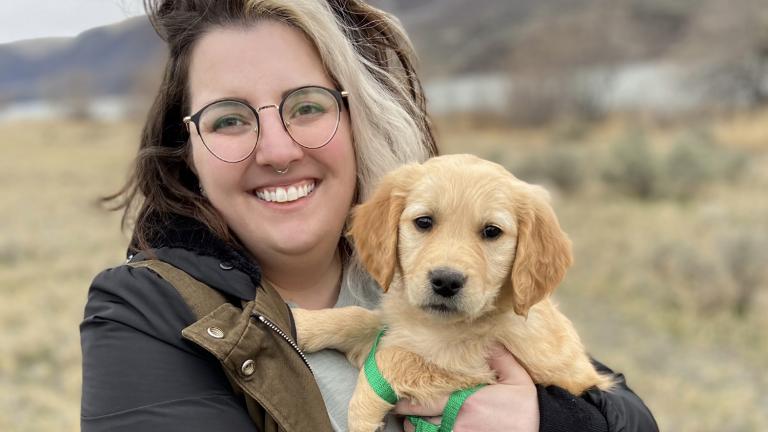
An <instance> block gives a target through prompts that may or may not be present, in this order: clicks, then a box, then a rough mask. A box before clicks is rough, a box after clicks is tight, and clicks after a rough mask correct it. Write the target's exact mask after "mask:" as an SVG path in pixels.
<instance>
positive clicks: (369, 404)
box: [347, 369, 394, 432]
mask: <svg viewBox="0 0 768 432" xmlns="http://www.w3.org/2000/svg"><path fill="white" fill-rule="evenodd" d="M393 407H394V405H392V404H390V403H388V402H387V401H385V400H384V399H382V398H381V397H379V395H377V394H376V393H375V392H374V391H373V389H372V388H371V385H370V384H368V378H366V376H365V370H364V369H361V370H360V374H359V375H358V376H357V385H356V386H355V392H354V393H353V394H352V400H350V401H349V417H348V419H347V429H349V432H375V431H377V430H378V429H379V428H380V427H382V426H383V424H384V422H383V420H384V416H386V415H387V413H388V412H389V410H391V409H392V408H393Z"/></svg>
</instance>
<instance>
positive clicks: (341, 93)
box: [81, 0, 649, 432]
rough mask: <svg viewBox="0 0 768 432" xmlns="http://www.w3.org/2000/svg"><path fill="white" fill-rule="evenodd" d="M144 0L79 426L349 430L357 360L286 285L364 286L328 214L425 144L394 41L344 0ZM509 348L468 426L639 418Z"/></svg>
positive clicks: (364, 301)
mask: <svg viewBox="0 0 768 432" xmlns="http://www.w3.org/2000/svg"><path fill="white" fill-rule="evenodd" d="M146 3H147V6H148V12H149V16H150V18H151V20H152V21H153V24H154V25H155V28H156V30H157V31H158V33H159V34H160V35H161V37H163V39H164V40H165V41H166V42H167V44H168V48H169V53H170V55H169V60H168V64H167V66H166V70H165V75H164V80H163V84H162V85H161V88H160V90H159V93H158V95H157V98H156V100H155V103H154V105H153V107H152V109H151V111H150V115H149V117H148V120H147V123H146V125H145V128H144V132H143V137H142V141H141V145H140V149H139V152H138V156H137V158H136V161H135V164H134V166H133V171H132V173H131V176H130V178H129V181H128V183H127V184H126V185H125V186H124V187H123V189H122V190H120V191H119V192H118V193H117V194H115V195H114V196H111V197H107V199H106V200H107V201H110V200H116V202H117V206H116V207H117V208H118V209H122V210H124V223H126V222H127V221H129V220H134V223H133V224H132V229H133V238H132V241H131V244H130V246H129V262H128V263H127V264H126V265H121V266H118V267H115V268H111V269H108V270H105V271H104V272H102V273H101V274H99V275H98V276H97V277H96V279H95V280H94V281H93V284H92V286H91V289H90V292H89V298H88V303H87V304H86V307H85V319H84V321H83V323H82V325H81V338H82V348H83V393H82V394H83V399H82V428H83V430H84V431H86V432H89V431H101V430H105V431H106V430H109V431H120V430H123V431H134V430H136V431H139V430H184V431H203V430H229V431H245V430H254V429H255V430H262V431H295V432H303V431H310V430H311V431H330V430H336V431H344V430H347V407H348V405H349V400H350V397H351V395H352V392H353V389H354V387H355V380H356V377H357V370H356V369H355V368H354V367H353V366H352V365H351V364H349V363H348V362H347V360H346V358H345V357H344V356H343V355H342V354H340V353H339V352H337V351H333V350H324V351H321V352H317V353H313V354H311V355H305V354H304V353H303V352H301V350H300V349H299V348H298V345H297V343H296V333H295V325H294V321H293V317H292V314H291V311H290V308H289V307H288V306H287V303H289V304H293V305H298V306H301V307H303V308H307V309H322V308H330V307H340V306H352V305H355V306H362V307H365V308H372V307H374V306H375V305H376V304H377V303H378V301H379V288H378V286H377V284H376V283H375V282H374V281H373V280H372V279H371V277H370V276H369V275H368V273H367V272H366V271H365V270H364V269H363V268H362V267H361V265H360V263H359V260H358V258H357V257H356V255H355V253H354V248H353V246H352V245H351V244H350V242H349V241H348V240H347V238H346V235H345V231H346V225H347V220H348V218H349V215H350V209H351V208H352V206H354V205H355V204H358V203H360V202H362V201H363V200H365V199H366V198H367V197H368V195H369V194H370V193H371V191H372V189H373V187H374V185H375V183H376V182H377V181H378V180H379V179H380V178H381V177H382V176H383V175H384V174H385V173H387V172H389V171H391V170H392V169H394V168H396V167H398V166H401V165H404V164H406V163H413V162H422V161H424V160H425V159H427V158H428V157H430V156H434V155H436V154H437V149H436V147H435V144H434V141H433V139H432V132H431V129H430V123H429V121H428V119H427V116H426V112H425V103H424V96H423V93H422V89H421V86H420V84H419V81H418V78H417V75H416V74H415V71H414V69H413V65H412V57H413V53H412V50H411V46H410V43H409V41H408V39H407V37H406V36H405V34H404V33H403V31H402V30H401V28H400V26H399V24H398V23H397V20H395V19H394V18H393V17H391V16H389V15H387V14H386V13H384V12H382V11H380V10H378V9H375V8H373V7H371V6H368V5H367V4H365V3H363V2H361V1H349V0H345V1H341V0H250V1H247V0H148V1H147V2H146ZM494 365H495V366H494ZM510 366H511V367H515V366H517V370H518V374H517V376H518V378H521V379H522V381H521V383H522V384H521V385H519V386H509V385H506V384H502V385H500V386H497V385H491V386H488V389H484V390H482V391H480V392H478V393H477V396H473V397H476V399H474V400H476V401H477V400H480V401H486V402H485V403H483V404H481V405H480V406H481V408H480V409H479V410H478V409H475V410H474V411H473V410H471V409H468V410H466V411H462V413H461V414H460V416H459V419H460V420H461V421H463V422H465V423H467V424H469V425H471V429H472V430H485V431H491V430H494V427H500V428H502V429H503V430H507V431H510V430H520V431H522V430H528V431H532V430H535V429H537V428H538V424H539V417H540V416H541V418H542V422H541V424H542V426H543V427H542V430H562V428H561V429H556V428H554V429H547V427H544V426H545V425H555V427H562V425H567V427H569V428H570V429H571V430H607V429H606V428H607V423H606V416H607V417H609V418H622V419H630V420H634V419H648V418H649V415H648V414H647V411H646V410H645V409H644V407H643V406H642V403H641V402H640V401H639V399H637V397H636V396H634V394H633V393H631V391H629V390H628V389H622V392H621V393H620V394H618V395H617V396H616V397H617V399H616V401H614V402H612V403H610V404H606V405H605V406H603V405H600V403H599V401H597V402H596V401H595V400H593V401H589V400H587V399H581V398H579V399H574V398H573V397H571V396H570V395H567V393H565V392H564V391H562V390H557V389H555V391H553V390H552V389H543V388H537V387H534V386H533V384H532V383H531V381H530V378H529V377H527V374H526V373H525V371H524V370H522V369H521V368H520V367H519V365H517V362H516V361H515V359H514V357H513V356H512V355H511V354H509V353H508V352H507V353H505V354H504V355H502V356H500V357H499V358H498V359H496V360H492V363H491V367H493V368H494V370H497V372H499V373H502V371H503V370H508V369H509V367H510ZM526 378H527V380H526ZM606 397H607V396H606ZM470 400H472V399H470ZM600 400H603V399H600ZM625 401H629V402H630V403H627V404H625V403H624V402H625ZM438 403H439V401H438ZM510 407H512V408H514V409H515V410H516V411H515V413H516V414H515V415H514V416H511V417H504V418H505V419H508V420H507V421H506V422H501V423H498V424H496V425H495V426H493V425H489V424H488V421H489V420H491V421H496V419H498V418H500V417H499V416H486V417H485V418H480V419H478V418H477V413H478V412H482V410H486V409H491V411H492V412H497V411H498V412H509V410H510ZM616 407H618V408H616ZM419 409H420V407H409V408H405V411H403V408H401V409H400V410H399V411H398V413H400V414H404V413H416V412H418V410H419ZM601 409H602V411H601ZM612 410H613V411H612ZM614 411H618V412H614ZM473 412H474V414H475V416H474V417H473V415H472V414H473ZM543 419H547V421H544V420H543ZM521 420H522V421H521ZM515 422H516V423H517V426H515V425H514V424H513V423H515ZM634 424H635V425H637V424H641V423H639V420H638V422H636V423H634ZM523 426H524V428H523ZM615 426H616V427H617V428H624V427H625V424H623V423H622V424H618V425H615ZM385 427H386V430H387V431H397V430H402V428H403V422H402V420H400V419H397V418H396V417H394V416H390V417H389V418H388V421H387V424H386V426H385ZM408 427H410V424H407V425H406V428H408ZM515 428H516V429H515ZM625 430H639V429H637V428H635V429H631V428H629V429H626V428H625Z"/></svg>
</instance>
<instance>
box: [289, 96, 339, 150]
mask: <svg viewBox="0 0 768 432" xmlns="http://www.w3.org/2000/svg"><path fill="white" fill-rule="evenodd" d="M281 114H282V117H283V122H285V129H286V130H287V131H288V133H289V134H290V135H291V138H293V140H294V141H296V142H297V143H298V144H299V145H302V146H304V147H307V148H319V147H322V146H324V145H326V144H328V142H329V141H330V140H331V138H333V136H334V135H336V129H337V128H338V127H339V115H340V109H339V103H338V101H337V100H336V97H335V96H334V95H333V93H331V92H329V91H328V90H326V89H324V88H320V87H306V88H302V89H298V90H296V91H294V92H293V93H291V94H289V95H288V96H287V97H286V98H285V101H284V102H283V104H282V113H281Z"/></svg>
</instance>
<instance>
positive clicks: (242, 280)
mask: <svg viewBox="0 0 768 432" xmlns="http://www.w3.org/2000/svg"><path fill="white" fill-rule="evenodd" d="M155 222H156V221H153V223H152V225H154V226H163V227H165V228H164V229H162V230H157V231H155V232H154V233H153V234H152V236H151V237H150V238H149V239H148V240H149V241H148V243H149V245H150V247H151V250H150V251H143V252H139V251H138V250H137V249H136V247H135V244H134V243H132V244H131V247H129V248H128V259H129V260H141V259H150V258H158V259H160V260H162V261H165V262H167V263H169V264H171V265H173V266H175V267H178V268H179V269H181V270H184V271H185V272H187V273H188V274H190V275H191V276H192V277H194V278H195V279H198V280H200V281H201V282H203V283H205V284H207V285H210V286H212V287H214V288H216V289H218V290H219V291H222V292H223V293H225V294H229V295H231V296H235V297H237V298H240V299H243V300H252V299H253V298H254V296H255V290H256V287H257V286H259V285H260V284H261V269H260V268H259V266H258V265H257V264H256V263H255V262H253V261H252V260H251V259H250V258H249V257H248V255H247V254H246V252H245V251H244V250H243V249H242V248H240V247H237V246H235V245H231V244H229V243H227V242H225V241H224V240H222V239H221V238H219V237H218V236H217V235H215V234H214V233H213V232H211V230H209V229H208V227H206V226H205V225H204V224H202V223H200V222H199V221H197V220H195V219H192V218H188V217H184V216H179V215H168V216H164V217H163V218H162V220H161V221H159V222H160V223H155ZM137 252H139V253H137Z"/></svg>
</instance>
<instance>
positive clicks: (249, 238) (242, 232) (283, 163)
mask: <svg viewBox="0 0 768 432" xmlns="http://www.w3.org/2000/svg"><path fill="white" fill-rule="evenodd" d="M307 85H315V86H322V87H326V88H334V87H335V86H334V83H333V82H332V80H331V79H330V77H329V76H328V74H327V73H326V72H325V68H324V67H323V64H322V62H321V60H320V57H319V55H318V53H317V52H316V50H315V48H314V46H313V45H312V44H311V43H310V42H309V41H308V40H307V39H306V38H305V36H304V34H303V33H301V32H300V31H299V30H297V29H295V28H293V27H290V26H288V25H286V24H282V23H278V22H272V21H264V22H260V23H257V24H255V25H253V26H250V27H247V28H240V27H231V28H214V29H212V30H211V31H209V32H208V33H207V34H206V35H204V36H203V37H202V38H201V39H200V40H199V41H198V42H197V45H196V46H195V48H194V50H193V52H192V60H191V64H190V68H189V94H190V104H191V113H194V112H197V111H198V110H200V109H201V108H202V107H204V106H205V105H207V104H209V103H210V102H213V101H216V100H220V99H223V98H227V99H229V98H233V99H239V100H244V101H247V102H248V103H249V104H250V105H251V106H253V107H254V108H257V109H258V108H259V107H264V106H267V105H273V104H274V105H279V104H280V101H281V99H282V98H283V96H284V95H285V94H287V93H288V92H290V91H291V90H293V89H296V88H299V87H303V86H307ZM339 90H341V89H339ZM259 120H260V124H259V127H260V132H259V137H258V145H257V146H256V148H255V150H254V151H253V153H251V155H250V156H249V157H248V158H247V159H245V160H243V161H241V162H237V163H227V162H224V161H222V160H220V159H218V158H216V157H215V156H214V155H213V154H211V153H210V152H209V151H208V149H206V147H205V145H204V144H203V142H202V141H201V138H200V136H199V135H198V133H197V130H196V129H195V126H194V124H190V140H191V145H192V156H193V163H194V169H195V171H196V172H197V175H198V177H199V179H200V185H201V186H202V188H203V189H204V191H205V192H204V193H205V196H206V197H207V198H208V200H210V202H211V204H213V206H214V207H215V208H216V209H217V210H218V211H219V213H220V214H221V216H222V217H223V218H224V220H225V221H226V222H227V224H228V225H229V227H230V228H231V229H232V230H233V231H234V233H235V234H236V235H237V236H238V238H239V239H240V240H241V241H242V242H243V243H244V244H245V246H246V247H247V248H248V249H249V251H250V252H251V253H252V254H253V255H254V256H255V257H256V259H257V260H274V259H282V258H285V257H288V256H301V255H303V254H307V253H311V252H312V251H316V250H318V248H319V250H323V251H325V252H326V253H327V252H328V249H331V250H332V248H335V247H336V245H337V243H338V240H339V237H340V235H341V232H342V229H343V226H344V222H345V220H346V217H347V214H348V212H349V209H350V207H351V205H352V199H353V196H354V192H355V183H356V168H355V155H354V149H353V146H352V138H351V130H350V125H349V115H348V113H347V111H346V109H343V108H342V113H341V117H340V122H339V126H338V130H337V132H336V134H335V135H334V136H333V138H332V139H331V140H330V142H328V144H326V145H325V146H323V147H321V148H318V149H306V148H304V147H301V146H300V145H298V144H296V143H295V142H294V141H293V140H292V139H291V137H290V136H289V135H288V134H287V132H286V131H285V129H284V128H283V125H282V123H281V120H280V113H279V112H278V110H277V109H274V108H265V109H263V110H260V111H259ZM252 136H253V139H254V140H255V139H256V134H255V133H254V134H252ZM286 167H287V168H288V171H287V173H285V174H283V175H280V174H278V173H277V172H276V170H282V169H284V168H286ZM291 186H295V187H297V190H299V191H302V192H301V193H296V194H295V195H294V194H290V193H289V194H288V195H289V196H288V201H285V202H273V201H270V200H268V199H264V198H265V196H266V195H269V192H276V193H277V194H278V195H279V194H280V193H281V191H279V190H278V188H282V189H283V190H284V191H287V192H288V191H289V190H290V187H291ZM308 189H311V192H309V194H308V195H306V196H304V197H301V195H302V194H303V192H304V191H306V190H308ZM265 194H266V195H265ZM296 196H299V197H298V198H297V199H291V198H296Z"/></svg>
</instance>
